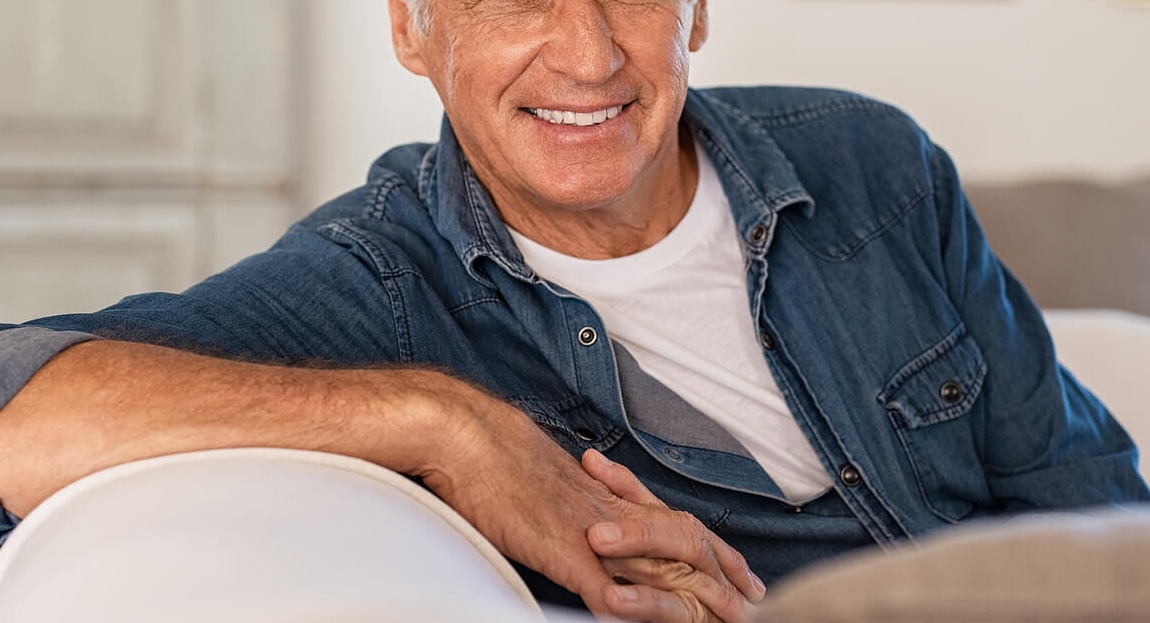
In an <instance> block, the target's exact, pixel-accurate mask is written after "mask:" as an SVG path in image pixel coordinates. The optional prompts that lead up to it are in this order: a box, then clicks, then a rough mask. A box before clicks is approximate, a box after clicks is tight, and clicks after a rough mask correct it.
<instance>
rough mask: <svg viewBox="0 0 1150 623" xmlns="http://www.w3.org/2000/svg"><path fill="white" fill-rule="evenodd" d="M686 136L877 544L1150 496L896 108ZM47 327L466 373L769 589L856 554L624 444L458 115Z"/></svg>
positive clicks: (700, 105) (613, 403)
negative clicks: (695, 523) (738, 553)
mask: <svg viewBox="0 0 1150 623" xmlns="http://www.w3.org/2000/svg"><path fill="white" fill-rule="evenodd" d="M683 123H685V124H687V126H688V127H689V128H690V130H691V131H692V132H693V135H694V137H695V138H696V140H698V141H699V142H700V144H701V145H702V147H703V149H704V150H705V151H706V153H707V154H708V156H709V157H710V158H711V159H712V160H713V162H714V164H715V167H716V169H717V170H718V172H719V175H720V177H721V180H722V184H723V188H724V190H725V192H726V194H727V197H728V198H729V200H730V205H731V210H732V211H733V214H734V218H735V222H736V225H737V228H738V230H739V232H740V235H741V237H742V242H743V245H744V247H745V255H746V258H747V264H746V284H747V295H748V296H747V308H746V309H744V310H732V313H748V314H750V315H751V317H752V318H753V319H754V322H755V326H756V327H757V330H758V332H759V335H760V342H761V347H762V353H763V356H764V357H765V358H766V360H767V362H768V364H769V366H770V369H771V371H772V373H773V375H774V377H775V379H776V381H777V383H778V386H779V388H780V390H781V391H782V393H783V395H784V397H785V399H786V400H787V403H788V405H789V406H790V408H791V411H792V412H793V414H794V416H795V418H796V420H797V422H798V425H799V426H800V428H801V429H802V431H803V432H804V433H805V434H806V436H807V437H808V439H809V440H810V441H811V443H812V445H813V447H814V449H815V452H816V453H817V454H818V456H819V458H820V459H821V461H822V464H823V466H824V467H825V468H826V470H827V471H828V473H830V474H832V475H833V476H834V478H835V487H836V491H835V495H837V496H838V497H839V498H841V503H842V504H844V505H845V508H847V509H849V514H851V515H853V520H854V521H855V522H856V523H857V525H858V526H860V530H861V531H862V533H863V535H864V536H865V537H867V538H868V539H870V540H872V542H877V543H880V544H887V543H891V542H893V541H895V540H898V539H904V538H908V537H911V538H913V537H915V536H918V535H921V534H924V533H927V532H929V531H931V530H934V529H936V528H939V527H941V526H945V525H947V524H951V523H954V522H958V521H960V520H963V519H966V518H970V517H976V516H981V515H988V514H995V513H1001V512H1014V511H1024V510H1030V509H1042V508H1066V507H1078V506H1085V505H1094V504H1105V503H1115V502H1124V501H1134V500H1147V499H1150V493H1148V491H1147V488H1146V485H1145V483H1144V482H1143V481H1142V479H1141V477H1140V476H1139V474H1138V472H1137V468H1136V464H1137V452H1136V450H1135V448H1134V445H1133V443H1132V441H1131V439H1130V437H1129V436H1128V435H1127V434H1126V433H1125V432H1124V431H1123V430H1122V428H1121V427H1120V426H1119V424H1118V423H1117V422H1116V421H1115V420H1114V418H1113V417H1112V416H1111V415H1110V414H1109V413H1108V412H1107V410H1106V409H1105V407H1104V406H1103V405H1102V404H1101V403H1100V402H1099V401H1098V400H1097V399H1096V398H1095V397H1094V396H1092V395H1091V394H1090V393H1089V392H1088V391H1086V390H1085V389H1083V387H1082V386H1080V385H1079V384H1078V383H1077V381H1075V379H1074V378H1073V377H1072V376H1071V375H1070V374H1069V373H1068V372H1067V371H1066V370H1064V369H1063V368H1062V367H1061V366H1060V365H1059V364H1058V363H1057V362H1056V360H1055V353H1054V349H1053V346H1052V343H1051V339H1050V336H1049V334H1048V332H1047V330H1046V328H1045V326H1044V323H1043V320H1042V316H1041V314H1040V312H1039V310H1038V309H1037V308H1036V307H1035V305H1034V303H1033V302H1032V301H1031V299H1030V298H1029V297H1028V295H1027V294H1026V292H1025V291H1024V290H1023V288H1022V287H1021V286H1020V285H1019V283H1018V282H1017V281H1016V280H1015V279H1014V278H1013V277H1012V276H1011V275H1010V273H1009V272H1008V271H1007V270H1006V269H1004V267H1003V266H1002V265H1001V264H1000V262H999V261H998V260H997V259H996V257H995V256H994V255H993V253H992V252H991V250H990V249H989V248H988V247H987V243H986V240H985V238H984V236H983V233H982V232H981V230H980V228H979V226H978V223H977V221H976V219H975V216H974V214H973V213H972V211H971V208H970V206H969V205H968V203H967V200H966V198H965V197H964V195H963V192H962V190H961V188H960V186H959V181H958V178H957V176H956V173H955V170H954V167H953V165H952V163H951V162H950V160H949V158H948V157H947V155H946V154H945V153H944V152H943V151H942V150H941V149H939V148H938V147H936V146H935V145H933V144H932V143H931V141H930V140H929V139H928V138H927V137H926V136H925V134H924V133H923V132H922V131H921V130H920V129H919V128H918V127H917V126H916V125H914V124H913V123H912V122H911V121H910V120H909V119H908V118H907V117H906V116H905V115H904V114H903V113H901V112H900V111H898V110H897V109H894V108H892V107H890V106H887V105H885V104H882V103H879V102H876V101H873V100H870V99H867V98H864V97H861V96H858V95H854V94H850V93H843V92H837V91H829V90H813V89H796V88H746V89H743V88H739V89H733V88H732V89H715V90H707V91H694V90H693V91H691V92H690V93H689V95H688V98H687V104H686V108H685V112H684V116H683ZM30 327H46V328H50V329H54V330H68V331H81V332H89V333H94V334H97V335H101V336H107V337H115V338H119V339H128V340H136V341H148V342H155V343H160V344H167V345H171V346H177V347H181V348H188V349H193V350H196V351H199V352H204V353H208V354H214V355H219V356H223V357H232V358H241V359H245V360H258V361H268V362H278V363H283V364H291V365H325V366H327V365H337V366H370V365H374V364H379V363H381V362H392V363H399V364H412V365H432V366H439V367H443V368H447V369H449V370H451V371H453V372H454V373H455V374H456V375H458V376H461V377H464V378H467V379H469V380H471V381H474V382H476V383H479V384H480V385H482V386H484V387H486V388H487V389H489V390H490V391H492V392H493V393H495V394H496V395H498V396H500V397H502V398H504V399H506V400H508V401H510V402H512V403H513V404H515V405H517V406H519V407H520V408H521V409H523V410H524V411H525V412H526V413H527V414H529V415H530V417H532V418H533V419H534V420H535V422H537V423H538V425H539V426H541V427H543V428H544V429H545V430H547V431H548V432H549V433H550V434H551V435H552V437H553V438H554V439H555V440H556V441H557V442H558V443H560V444H561V445H562V446H563V447H564V448H566V449H567V450H568V451H570V452H572V453H576V454H578V453H581V452H582V451H583V450H584V449H586V448H596V449H598V450H600V451H603V452H606V453H607V454H608V456H611V457H612V458H614V459H616V460H618V461H621V462H623V463H624V464H626V465H628V466H630V467H631V468H632V469H633V470H634V471H635V472H636V473H637V474H638V475H639V476H640V478H641V479H643V480H644V481H645V482H646V483H647V484H648V486H649V487H650V488H651V489H652V491H653V492H654V493H655V494H656V495H658V496H660V497H661V498H662V499H664V500H665V501H666V502H667V503H668V504H669V505H670V506H672V507H674V508H679V509H683V510H687V511H690V512H691V513H693V514H694V515H696V516H697V517H698V518H699V519H700V520H702V521H703V523H704V524H706V525H707V526H708V527H710V528H712V529H713V530H715V531H716V532H717V533H718V534H719V535H720V536H722V537H724V538H725V539H727V540H728V541H729V542H731V543H732V544H733V545H735V546H736V547H738V548H740V549H743V550H744V553H746V552H747V551H751V552H755V551H756V550H759V551H761V554H759V555H755V554H751V555H748V558H750V559H752V565H753V566H755V567H756V571H759V572H760V573H761V574H764V575H766V576H769V577H775V576H777V575H779V574H781V573H784V572H786V571H787V570H788V569H789V568H793V567H794V566H797V565H799V564H801V563H802V562H804V561H806V560H808V559H811V558H817V557H818V556H821V555H827V554H829V553H833V548H830V549H826V548H825V547H824V546H825V544H826V543H830V542H833V541H834V540H835V539H836V538H841V539H842V540H843V541H844V542H845V541H849V540H852V539H855V536H857V535H855V536H851V535H841V534H840V535H836V534H833V533H834V532H835V531H836V530H839V529H840V528H836V527H833V526H831V524H821V523H820V522H819V520H818V518H817V517H815V518H811V519H809V520H806V523H789V524H786V527H783V528H779V527H773V524H774V522H770V521H763V520H761V519H758V520H757V519H756V517H766V516H769V514H770V512H769V511H772V509H773V510H778V509H779V508H783V507H785V505H784V504H783V503H782V502H781V500H779V499H778V498H779V496H778V494H777V490H772V489H771V488H770V487H769V486H763V485H762V483H760V482H758V481H756V480H755V478H753V477H752V474H753V472H754V471H755V470H753V469H747V466H745V465H742V464H740V461H744V460H745V459H743V458H741V457H734V456H731V455H727V454H724V453H722V452H717V451H714V450H708V449H706V448H698V447H692V446H690V445H672V444H668V443H663V442H660V441H659V440H658V439H654V438H646V439H640V438H639V436H638V435H636V433H635V432H634V431H632V430H631V429H630V427H629V425H628V422H627V418H626V413H625V411H624V407H623V400H622V396H621V393H620V382H619V378H618V374H617V369H616V361H615V355H614V353H613V350H612V347H611V343H610V340H609V336H608V335H607V333H606V331H605V329H604V327H603V324H602V321H601V320H600V318H599V317H598V316H597V315H596V313H595V310H594V309H592V308H591V307H590V305H588V304H587V303H586V302H584V301H582V300H580V299H579V298H578V297H576V296H574V295H572V294H571V293H569V292H567V291H566V290H564V289H563V288H562V287H559V286H557V285H555V284H551V283H547V282H545V281H543V280H541V279H540V278H538V277H537V276H536V275H535V274H534V273H533V272H532V270H531V269H530V268H529V267H528V266H527V265H526V264H525V263H524V261H523V258H522V256H521V255H520V253H519V252H518V250H517V249H516V247H515V245H514V243H513V242H512V240H511V237H510V236H509V234H508V232H507V229H506V227H505V225H504V224H503V223H502V222H501V220H500V219H499V216H498V213H497V211H496V210H495V208H494V206H493V204H492V201H491V198H490V196H489V195H488V193H487V191H486V190H485V189H484V187H483V186H482V185H481V184H480V183H479V181H478V179H477V178H476V177H475V175H474V173H473V171H472V170H471V169H470V167H469V166H468V165H467V163H466V161H465V159H464V158H463V156H462V153H461V151H460V148H459V145H458V143H457V142H456V140H455V137H454V135H453V132H452V129H451V127H450V124H449V123H448V122H446V121H445V122H444V129H443V133H442V136H441V138H440V141H439V142H438V143H437V144H435V145H424V144H418V145H407V146H403V147H399V148H397V149H394V150H392V151H389V152H388V153H386V154H385V155H383V156H382V157H381V158H380V159H379V160H378V161H377V162H376V163H375V165H374V166H373V167H372V169H371V172H370V175H369V179H368V181H367V183H366V185H364V186H363V187H361V188H359V189H357V190H354V191H352V192H350V193H348V194H346V195H344V196H342V197H340V198H338V199H336V200H334V201H332V202H331V203H329V204H328V205H326V206H324V207H322V208H320V209H319V210H317V211H315V212H314V213H312V214H311V215H310V216H308V217H307V218H305V219H304V220H303V221H301V222H300V223H298V224H296V225H295V226H293V227H292V228H291V229H290V230H289V231H288V232H287V233H286V234H285V235H284V236H283V238H282V239H281V240H280V241H279V242H278V243H276V244H275V246H274V247H272V248H271V249H270V250H268V251H266V252H264V253H261V254H258V255H255V256H253V257H250V258H248V259H246V260H244V261H242V262H240V263H239V264H237V265H236V266H234V267H232V268H230V269H228V270H227V271H225V272H223V273H221V274H219V275H216V276H214V277H211V278H209V279H207V280H206V281H204V282H203V283H200V284H198V285H196V286H193V287H192V288H191V289H189V290H187V291H186V292H184V293H183V294H178V295H177V294H162V293H154V294H146V295H140V296H134V297H129V298H127V299H125V300H123V301H121V302H120V303H119V304H117V305H115V306H113V307H111V308H108V309H106V310H103V311H100V312H97V313H94V314H86V315H70V316H59V317H53V318H46V319H41V320H37V321H33V322H30V323H26V324H25V325H22V326H21V327H15V328H14V332H0V352H4V346H3V344H4V338H5V334H6V333H10V334H11V335H16V334H19V333H20V332H24V337H23V338H22V339H30V338H29V337H28V335H29V334H30V333H31V332H33V331H34V329H31V328H30ZM67 335H69V336H72V337H67V338H61V344H62V345H61V348H62V347H63V345H66V344H68V343H71V342H74V341H75V338H74V335H75V334H74V333H73V334H67ZM13 339H15V338H11V339H10V340H9V341H10V342H11V341H12V340H13ZM52 352H54V351H50V350H46V351H44V352H43V353H42V355H41V357H40V359H38V360H36V361H32V362H31V363H30V362H29V360H28V359H27V358H25V361H24V362H23V363H22V364H18V363H13V362H11V361H7V360H4V361H0V376H3V377H5V378H7V379H8V380H9V383H8V385H12V384H13V383H11V379H13V378H16V377H18V378H19V379H21V380H20V382H23V379H26V378H27V376H28V375H29V374H30V373H31V372H32V371H34V368H35V366H37V365H40V364H41V363H42V361H43V360H44V359H46V358H48V357H50V356H51V354H52ZM20 366H23V368H21V367H20ZM10 393H11V392H9V394H10ZM10 397H11V396H10V395H0V404H3V401H6V400H7V399H9V398H10ZM794 510H802V509H794ZM779 525H780V526H781V525H783V524H779ZM796 540H797V541H803V542H805V543H807V544H808V545H809V548H808V549H809V551H810V552H813V553H811V554H810V555H809V556H797V557H795V558H794V559H793V560H790V561H784V562H781V563H777V564H778V565H780V566H781V567H780V568H777V569H770V568H768V567H769V566H770V564H771V563H770V562H768V561H767V559H769V558H770V557H771V556H772V554H771V551H769V550H770V548H767V547H765V546H764V545H763V544H764V543H768V544H769V543H776V544H777V543H782V542H789V541H796ZM855 540H857V539H855ZM856 544H857V543H856ZM820 547H824V549H822V550H820V549H819V548H820ZM760 558H761V559H763V560H759V559H760Z"/></svg>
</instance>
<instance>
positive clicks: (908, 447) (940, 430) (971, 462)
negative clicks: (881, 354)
mask: <svg viewBox="0 0 1150 623" xmlns="http://www.w3.org/2000/svg"><path fill="white" fill-rule="evenodd" d="M986 369H987V367H986V361H985V359H984V358H983V355H982V351H981V350H980V349H979V348H978V344H977V343H975V341H974V339H973V338H971V337H970V336H969V335H967V334H966V330H965V327H963V326H961V325H960V326H959V327H958V328H957V329H955V330H954V331H953V332H951V334H950V335H948V336H947V337H946V338H945V339H943V340H942V341H941V342H939V343H938V344H936V345H934V346H932V347H931V348H929V349H928V350H927V351H925V352H924V353H922V354H921V355H919V356H917V357H915V358H914V359H913V360H911V361H910V362H909V363H907V364H906V365H905V366H903V368H902V369H900V370H899V371H898V372H897V373H896V374H895V375H894V376H893V377H892V378H891V379H890V381H889V382H887V384H886V386H885V387H884V388H883V390H882V392H881V393H880V394H879V396H878V401H879V403H880V404H881V405H882V406H883V407H884V408H886V410H887V414H888V415H889V416H890V419H891V423H892V424H893V426H894V428H895V430H896V431H897V432H898V436H899V439H900V441H901V442H902V445H903V448H904V449H905V451H906V453H907V457H908V458H909V460H910V463H911V465H912V466H913V469H914V472H915V474H914V475H915V478H916V479H917V481H918V486H919V490H920V491H921V493H922V496H923V499H924V501H925V503H926V505H927V506H928V507H929V508H930V509H931V511H932V512H933V513H935V514H936V515H938V516H939V517H940V518H942V519H944V520H947V521H952V522H953V521H958V520H960V519H962V518H963V517H965V516H967V515H968V514H969V513H970V511H971V510H972V509H973V508H974V507H975V506H976V505H980V504H989V503H990V501H991V496H990V490H989V487H988V486H987V483H986V478H985V476H984V474H983V468H982V457H981V454H982V447H981V446H982V444H981V441H980V438H981V434H980V426H979V422H977V421H976V418H975V416H974V415H973V414H972V409H973V408H974V406H975V403H976V402H977V400H978V397H979V393H980V392H981V391H982V385H983V382H984V380H985V379H986Z"/></svg>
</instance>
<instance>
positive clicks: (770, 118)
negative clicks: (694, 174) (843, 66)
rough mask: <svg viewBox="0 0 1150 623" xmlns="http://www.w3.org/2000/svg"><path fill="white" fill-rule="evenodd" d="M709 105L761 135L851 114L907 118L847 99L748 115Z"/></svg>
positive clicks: (875, 103) (876, 104) (720, 103)
mask: <svg viewBox="0 0 1150 623" xmlns="http://www.w3.org/2000/svg"><path fill="white" fill-rule="evenodd" d="M711 101H712V102H713V103H714V104H715V105H716V106H717V107H719V108H722V109H723V110H724V111H725V112H726V113H727V114H729V115H731V116H732V117H735V118H737V119H739V120H740V121H742V122H743V123H744V124H747V125H751V126H758V127H757V129H758V130H759V132H760V133H763V134H766V133H767V131H768V129H769V128H786V127H796V126H800V125H806V124H808V123H814V122H817V121H822V120H824V119H828V118H831V117H835V116H839V115H843V114H847V113H852V112H871V113H880V114H887V115H890V116H892V117H904V118H905V117H906V113H904V112H902V111H901V110H899V109H898V108H895V107H894V106H891V105H889V104H884V103H882V102H879V101H876V100H872V99H868V98H865V97H861V96H847V97H843V98H842V99H837V100H835V101H833V102H827V103H823V104H813V105H810V106H803V107H799V108H794V109H791V110H785V111H782V112H778V113H763V114H752V113H748V112H746V111H744V110H742V109H740V108H737V107H735V106H734V105H732V104H730V103H729V102H726V101H724V100H722V99H719V98H712V100H711Z"/></svg>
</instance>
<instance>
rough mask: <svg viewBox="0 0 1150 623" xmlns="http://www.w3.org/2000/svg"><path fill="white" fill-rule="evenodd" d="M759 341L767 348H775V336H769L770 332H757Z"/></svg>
mask: <svg viewBox="0 0 1150 623" xmlns="http://www.w3.org/2000/svg"><path fill="white" fill-rule="evenodd" d="M759 341H761V342H762V343H763V348H765V349H767V350H775V338H773V337H771V334H770V333H767V332H766V331H763V332H762V333H761V334H759Z"/></svg>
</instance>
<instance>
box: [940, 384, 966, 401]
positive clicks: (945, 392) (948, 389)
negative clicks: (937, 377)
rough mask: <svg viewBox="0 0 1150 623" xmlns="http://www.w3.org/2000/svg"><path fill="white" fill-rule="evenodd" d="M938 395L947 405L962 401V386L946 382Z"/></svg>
mask: <svg viewBox="0 0 1150 623" xmlns="http://www.w3.org/2000/svg"><path fill="white" fill-rule="evenodd" d="M938 395H939V396H942V399H943V401H945V402H946V403H947V404H954V403H956V402H959V401H960V400H962V386H961V385H959V384H958V383H956V382H954V381H947V382H946V383H944V384H943V386H942V389H940V390H938Z"/></svg>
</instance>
